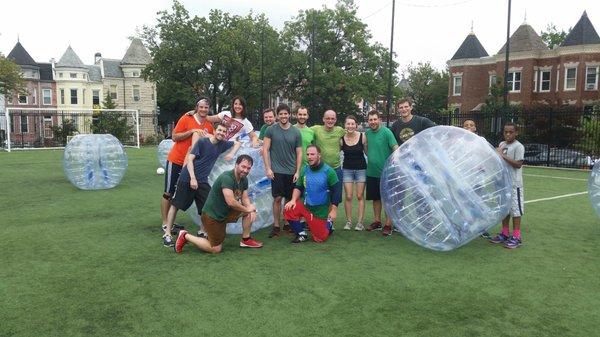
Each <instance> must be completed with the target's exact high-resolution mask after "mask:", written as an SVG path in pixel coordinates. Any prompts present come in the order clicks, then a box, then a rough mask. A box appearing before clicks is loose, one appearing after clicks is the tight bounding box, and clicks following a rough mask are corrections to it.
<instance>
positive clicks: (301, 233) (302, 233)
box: [298, 231, 306, 236]
mask: <svg viewBox="0 0 600 337" xmlns="http://www.w3.org/2000/svg"><path fill="white" fill-rule="evenodd" d="M298 235H302V236H306V232H305V231H302V232H300V233H298Z"/></svg>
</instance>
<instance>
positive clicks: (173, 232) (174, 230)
mask: <svg viewBox="0 0 600 337" xmlns="http://www.w3.org/2000/svg"><path fill="white" fill-rule="evenodd" d="M182 229H185V227H184V226H182V225H180V224H173V226H171V235H173V236H177V235H179V231H180V230H182Z"/></svg>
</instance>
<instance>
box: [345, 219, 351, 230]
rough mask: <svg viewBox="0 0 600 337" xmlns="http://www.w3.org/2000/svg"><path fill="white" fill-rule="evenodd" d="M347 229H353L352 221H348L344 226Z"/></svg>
mask: <svg viewBox="0 0 600 337" xmlns="http://www.w3.org/2000/svg"><path fill="white" fill-rule="evenodd" d="M344 229H345V230H347V231H348V230H351V229H352V221H346V225H345V226H344Z"/></svg>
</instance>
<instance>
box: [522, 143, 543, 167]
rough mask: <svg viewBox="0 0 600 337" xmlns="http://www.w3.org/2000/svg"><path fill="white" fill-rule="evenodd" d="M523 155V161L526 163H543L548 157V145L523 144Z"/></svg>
mask: <svg viewBox="0 0 600 337" xmlns="http://www.w3.org/2000/svg"><path fill="white" fill-rule="evenodd" d="M524 147H525V157H524V160H523V162H524V163H525V164H527V165H541V164H545V163H546V162H547V159H548V145H546V144H537V143H531V144H525V145H524Z"/></svg>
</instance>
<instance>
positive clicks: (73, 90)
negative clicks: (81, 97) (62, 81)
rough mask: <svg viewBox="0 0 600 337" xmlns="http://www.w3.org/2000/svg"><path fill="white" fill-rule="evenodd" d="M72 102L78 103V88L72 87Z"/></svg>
mask: <svg viewBox="0 0 600 337" xmlns="http://www.w3.org/2000/svg"><path fill="white" fill-rule="evenodd" d="M71 104H77V89H71Z"/></svg>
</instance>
